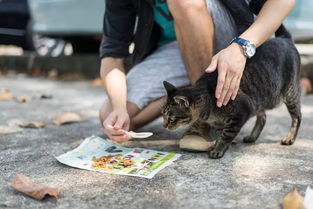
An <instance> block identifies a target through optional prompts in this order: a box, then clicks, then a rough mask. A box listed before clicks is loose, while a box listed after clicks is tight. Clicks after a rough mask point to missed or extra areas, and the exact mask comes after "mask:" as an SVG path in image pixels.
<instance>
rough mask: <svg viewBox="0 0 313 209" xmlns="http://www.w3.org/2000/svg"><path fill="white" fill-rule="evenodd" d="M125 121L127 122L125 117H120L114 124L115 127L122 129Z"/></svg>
mask: <svg viewBox="0 0 313 209" xmlns="http://www.w3.org/2000/svg"><path fill="white" fill-rule="evenodd" d="M124 122H125V120H124V119H121V118H118V119H117V121H116V123H115V124H114V128H115V129H121V128H122V127H123V125H124Z"/></svg>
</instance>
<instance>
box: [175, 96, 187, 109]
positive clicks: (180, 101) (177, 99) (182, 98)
mask: <svg viewBox="0 0 313 209" xmlns="http://www.w3.org/2000/svg"><path fill="white" fill-rule="evenodd" d="M174 101H175V102H176V103H177V104H179V105H183V106H185V107H189V101H188V98H187V97H185V96H174Z"/></svg>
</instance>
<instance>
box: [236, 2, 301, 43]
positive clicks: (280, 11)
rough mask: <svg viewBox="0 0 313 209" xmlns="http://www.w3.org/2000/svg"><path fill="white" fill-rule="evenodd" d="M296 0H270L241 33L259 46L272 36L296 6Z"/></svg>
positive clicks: (242, 36)
mask: <svg viewBox="0 0 313 209" xmlns="http://www.w3.org/2000/svg"><path fill="white" fill-rule="evenodd" d="M294 1H295V0H268V1H267V2H266V3H265V4H264V6H263V8H262V9H261V11H260V13H259V15H258V16H257V18H256V20H255V22H254V23H253V24H252V25H251V26H250V27H249V28H248V29H247V30H246V31H245V32H244V33H243V34H241V35H240V37H241V38H244V39H247V40H249V41H251V42H252V43H254V44H255V45H256V46H257V47H258V46H260V45H261V44H262V43H264V42H265V41H266V40H267V39H268V38H270V37H271V36H272V35H273V34H274V32H275V31H276V30H277V29H278V27H279V26H280V25H281V24H282V22H283V20H284V19H285V18H286V17H287V15H288V14H289V12H290V11H291V10H292V8H293V6H294Z"/></svg>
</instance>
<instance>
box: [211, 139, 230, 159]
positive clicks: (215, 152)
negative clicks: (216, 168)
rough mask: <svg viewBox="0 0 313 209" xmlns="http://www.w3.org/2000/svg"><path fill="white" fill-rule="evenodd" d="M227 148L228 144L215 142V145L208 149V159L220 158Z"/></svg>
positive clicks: (219, 141)
mask: <svg viewBox="0 0 313 209" xmlns="http://www.w3.org/2000/svg"><path fill="white" fill-rule="evenodd" d="M228 147H229V143H225V142H223V141H221V140H218V141H216V143H215V145H214V146H213V147H211V149H209V157H210V158H211V159H218V158H222V157H223V156H224V154H225V152H226V151H227V149H228Z"/></svg>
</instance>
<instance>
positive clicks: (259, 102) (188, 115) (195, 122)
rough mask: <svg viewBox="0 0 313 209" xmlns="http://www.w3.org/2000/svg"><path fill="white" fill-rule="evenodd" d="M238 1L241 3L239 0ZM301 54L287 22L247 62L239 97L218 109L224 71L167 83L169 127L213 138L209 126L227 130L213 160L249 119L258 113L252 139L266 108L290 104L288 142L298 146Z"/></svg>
mask: <svg viewBox="0 0 313 209" xmlns="http://www.w3.org/2000/svg"><path fill="white" fill-rule="evenodd" d="M236 3H237V1H236ZM299 69H300V57H299V53H298V51H297V49H296V48H295V46H294V44H293V41H292V38H291V35H290V34H289V33H288V31H287V30H286V29H285V28H284V26H283V25H281V26H280V28H279V29H278V30H277V31H276V38H272V39H270V40H268V41H266V42H265V43H264V44H263V45H262V46H260V47H259V48H258V49H257V52H256V54H255V55H254V56H253V57H252V58H251V59H248V60H247V63H246V66H245V70H244V73H243V76H242V80H241V83H240V89H239V91H238V94H237V97H236V99H235V100H234V101H230V102H229V103H228V105H226V106H223V107H221V108H218V107H217V106H216V98H215V89H216V84H217V76H218V71H217V70H216V71H214V72H213V73H204V74H203V75H202V76H201V77H200V78H199V80H198V81H197V82H196V84H195V85H194V86H191V87H185V88H176V87H175V86H173V85H171V84H170V83H168V82H166V81H164V87H165V89H166V91H167V102H166V104H165V106H164V107H163V110H162V114H163V119H164V122H163V125H164V127H165V128H167V129H169V130H174V129H176V128H178V127H179V126H181V125H189V128H188V130H187V133H188V131H189V132H195V131H196V132H197V133H198V134H199V135H200V136H202V137H208V127H209V126H213V127H215V128H217V129H220V130H221V134H219V137H218V138H217V140H216V142H215V144H214V145H213V146H212V147H211V148H210V149H209V157H210V158H214V159H216V158H221V157H223V155H224V153H225V152H226V150H227V149H228V147H229V145H230V144H231V142H232V140H233V139H234V138H235V137H236V135H237V134H238V133H239V131H240V129H241V128H242V126H243V125H244V124H245V123H246V122H247V120H248V119H249V118H251V117H253V116H256V118H257V119H256V123H255V125H254V128H253V130H252V132H251V134H250V135H249V136H247V137H245V138H244V139H243V142H245V143H252V142H255V141H256V140H257V138H258V137H259V135H260V133H261V131H262V129H263V127H264V125H265V122H266V114H265V111H266V110H269V109H273V108H274V107H276V106H277V105H279V104H280V103H281V102H283V103H285V104H286V106H287V109H288V111H289V113H290V116H291V119H292V122H291V128H290V130H289V133H288V135H287V136H286V137H284V138H283V139H282V140H281V144H282V145H292V144H293V143H294V141H295V139H296V136H297V132H298V129H299V126H300V122H301V109H300V92H301V90H300V83H299Z"/></svg>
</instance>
